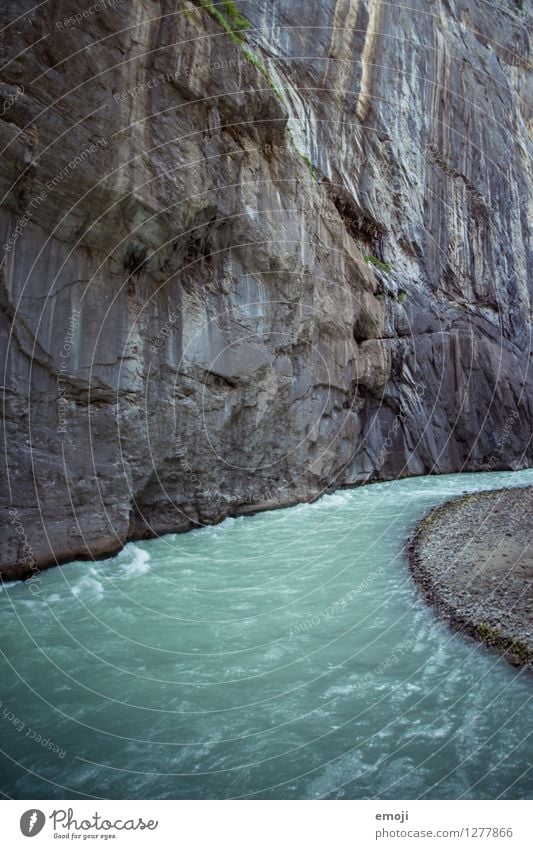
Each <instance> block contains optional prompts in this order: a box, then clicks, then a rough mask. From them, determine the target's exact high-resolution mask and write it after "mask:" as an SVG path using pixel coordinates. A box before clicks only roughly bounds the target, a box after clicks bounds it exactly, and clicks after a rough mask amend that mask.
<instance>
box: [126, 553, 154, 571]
mask: <svg viewBox="0 0 533 849" xmlns="http://www.w3.org/2000/svg"><path fill="white" fill-rule="evenodd" d="M131 554H132V556H131V559H130V561H129V564H128V572H131V573H133V574H134V575H144V574H146V572H149V571H150V568H151V567H150V561H151V559H152V558H151V556H150V555H149V553H148V552H147V551H145V550H144V548H137V547H136V546H135V547H134V548H133V550H132V552H131Z"/></svg>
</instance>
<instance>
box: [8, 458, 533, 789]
mask: <svg viewBox="0 0 533 849" xmlns="http://www.w3.org/2000/svg"><path fill="white" fill-rule="evenodd" d="M526 484H530V485H531V484H533V470H528V471H523V472H514V473H511V472H509V473H500V472H496V473H490V474H475V475H474V474H457V475H446V476H442V477H436V476H431V477H429V476H428V477H420V478H411V479H408V480H398V481H392V482H390V483H382V484H374V485H371V486H366V487H361V488H359V489H354V490H344V491H339V492H337V493H334V494H332V495H326V496H324V497H323V498H321V499H320V500H319V501H317V502H315V503H314V504H305V505H298V506H296V507H292V508H288V509H284V510H277V511H272V512H268V513H262V514H259V515H256V516H251V517H246V518H244V517H243V518H237V519H226V520H225V521H224V522H223V523H222V524H220V525H218V526H216V527H209V528H205V529H202V530H197V531H192V532H191V533H188V534H182V535H168V536H165V537H162V538H160V539H158V540H151V541H147V542H143V543H130V544H128V545H127V546H126V547H125V548H124V549H123V551H122V552H121V553H120V554H119V555H117V556H116V557H114V558H111V559H109V560H103V561H99V562H96V563H91V562H75V563H70V564H68V565H66V566H63V567H60V568H54V569H50V570H48V571H46V572H43V573H41V575H40V576H39V578H38V582H37V583H36V584H35V583H34V586H33V588H32V589H31V591H30V587H31V584H28V583H27V582H26V583H23V582H19V583H15V584H10V585H5V586H4V588H3V590H2V592H1V593H0V639H1V647H2V654H1V656H0V665H1V681H2V687H1V693H0V702H1V704H0V738H1V748H2V752H3V755H2V761H3V766H2V778H1V785H0V786H1V789H2V791H3V793H4V794H5V795H7V796H8V797H12V798H27V799H38V798H73V799H76V798H146V799H150V798H176V799H180V798H208V799H213V798H281V799H288V798H290V799H293V798H297V799H314V798H330V799H331V798H351V799H354V798H355V799H368V798H383V799H414V798H433V799H438V798H444V799H446V798H453V799H458V798H480V799H482V798H498V797H501V798H509V799H514V798H518V799H519V798H531V793H532V791H533V772H532V771H531V770H532V764H533V741H532V739H531V737H530V733H531V716H532V711H531V698H532V696H533V676H532V675H531V674H530V673H528V672H524V671H523V670H519V669H515V668H512V667H511V666H509V665H508V664H507V663H506V662H505V661H504V660H502V659H501V658H499V657H498V656H496V655H495V654H493V653H491V652H490V651H488V650H487V649H485V648H484V647H483V646H481V645H479V644H477V643H475V642H474V641H471V640H468V639H465V638H463V637H462V636H461V635H460V634H457V633H455V632H454V631H452V630H451V629H450V628H448V627H447V626H446V625H445V624H444V623H442V622H441V621H439V619H438V618H437V616H436V614H435V611H434V610H433V609H431V608H429V607H427V605H426V604H425V602H424V600H423V598H422V596H421V594H420V592H419V590H418V589H417V588H416V587H415V586H414V584H413V582H412V579H411V576H410V574H409V570H408V567H407V563H406V559H405V553H404V547H405V543H406V540H407V537H408V535H409V533H410V532H411V531H412V529H413V527H414V525H415V524H416V522H417V521H418V520H419V519H420V517H421V516H422V515H423V514H424V513H425V512H426V511H427V510H429V509H430V508H431V507H433V506H434V505H436V504H439V503H441V502H442V501H444V500H446V499H448V498H450V497H453V496H456V495H460V494H461V493H463V492H474V491H478V490H484V489H494V488H497V487H500V486H515V485H516V486H522V485H526Z"/></svg>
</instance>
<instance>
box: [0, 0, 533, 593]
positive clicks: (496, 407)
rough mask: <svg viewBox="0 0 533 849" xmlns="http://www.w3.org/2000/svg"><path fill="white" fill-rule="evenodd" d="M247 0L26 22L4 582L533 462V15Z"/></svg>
mask: <svg viewBox="0 0 533 849" xmlns="http://www.w3.org/2000/svg"><path fill="white" fill-rule="evenodd" d="M237 5H238V7H239V9H238V11H237V9H236V8H235V5H234V4H232V3H218V4H212V3H211V2H208V0H202V2H195V3H193V2H179V3H176V2H172V3H171V2H166V0H160V2H153V0H135V2H133V3H126V2H122V3H120V2H118V0H117V2H112V0H102V2H101V3H98V4H96V5H95V6H93V7H87V8H86V9H85V11H82V12H80V4H79V3H74V2H62V3H61V4H52V3H43V4H38V5H35V4H34V3H33V2H29V0H28V2H25V0H16V2H10V0H7V2H4V4H3V6H2V10H1V11H0V25H1V27H2V38H3V44H2V47H3V55H4V57H6V61H5V64H4V67H3V69H2V72H1V77H0V79H1V87H0V96H1V98H2V100H3V106H2V109H1V110H0V111H1V113H2V114H1V115H0V118H1V120H0V142H1V144H2V149H3V153H2V156H1V159H0V182H1V190H2V210H1V218H0V227H1V238H0V245H2V246H3V247H2V253H3V263H2V266H1V271H0V273H1V280H0V296H1V304H2V318H1V322H2V328H1V329H2V344H3V346H4V349H5V363H6V368H5V376H4V385H5V402H4V417H5V425H4V435H5V446H6V447H5V469H4V470H3V475H2V478H3V481H4V488H3V512H4V516H5V521H4V526H5V531H4V534H3V536H2V546H1V552H0V554H1V557H0V560H1V563H2V570H3V574H4V576H5V577H15V576H22V575H26V574H30V573H31V571H32V570H35V569H36V568H37V567H39V566H43V565H47V564H50V563H54V562H56V561H58V560H65V559H69V558H74V557H78V556H95V555H100V554H104V553H107V552H111V551H113V550H116V549H117V548H119V547H120V546H121V545H122V544H123V543H124V541H125V540H126V539H128V538H133V537H142V536H145V535H153V534H159V533H163V532H167V531H176V530H186V529H188V528H190V527H195V526H198V525H199V524H203V523H211V522H216V521H218V520H220V519H221V518H222V517H224V516H225V515H228V514H236V513H240V512H246V511H250V510H254V509H262V508H264V507H265V506H273V505H276V504H285V503H292V502H295V501H298V500H303V499H309V498H313V497H315V496H316V495H317V494H319V493H320V492H322V491H323V490H324V489H327V488H331V487H339V486H343V485H353V484H356V483H359V482H362V481H366V480H371V479H378V478H391V477H395V476H398V475H413V474H421V473H428V472H451V471H456V470H461V469H469V470H476V469H480V470H481V469H490V468H515V467H516V468H518V467H523V466H526V465H530V464H531V461H532V456H533V450H532V447H531V444H530V430H531V421H532V420H533V391H532V390H533V382H532V378H531V375H530V373H529V372H528V367H529V363H530V355H531V291H532V290H531V253H530V231H529V223H528V209H529V211H531V203H532V166H531V158H530V157H531V150H532V140H531V127H532V123H531V118H532V114H533V102H532V101H533V95H532V92H533V85H532V73H531V65H530V61H529V60H530V33H531V27H532V20H531V18H528V16H527V13H526V11H524V10H521V9H520V8H519V7H520V6H521V4H520V3H514V2H511V0H507V2H504V0H502V2H501V3H500V4H499V6H494V5H491V4H488V3H486V2H484V0H461V2H456V0H432V2H427V0H414V2H411V3H410V4H408V5H407V6H406V5H405V4H402V3H398V4H395V3H392V4H390V3H383V2H381V0H338V2H333V0H331V2H330V0H264V2H262V1H261V0H246V1H245V0H242V2H240V3H238V4H237ZM525 6H526V4H524V7H525ZM76 15H77V17H76ZM244 16H245V17H244Z"/></svg>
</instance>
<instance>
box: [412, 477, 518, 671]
mask: <svg viewBox="0 0 533 849" xmlns="http://www.w3.org/2000/svg"><path fill="white" fill-rule="evenodd" d="M532 540H533V487H527V488H520V489H501V490H496V491H493V492H481V493H476V494H474V495H466V496H464V497H462V498H459V499H456V500H454V501H449V502H447V503H446V504H443V505H441V506H440V507H437V508H435V509H434V510H432V511H431V512H430V513H429V514H428V515H427V516H426V517H425V518H424V519H423V520H422V521H421V523H420V524H419V526H418V528H417V530H416V532H415V535H414V536H413V537H412V539H411V540H410V541H409V544H408V558H409V564H410V568H411V571H412V574H413V577H414V579H415V581H416V582H417V583H418V585H419V586H420V587H421V588H422V590H423V592H424V593H425V595H426V598H427V600H428V601H429V602H430V603H431V604H434V605H435V606H436V607H437V609H438V611H439V613H441V614H442V615H443V617H444V618H445V619H447V620H448V621H449V622H450V624H451V625H453V626H454V627H456V628H457V629H459V630H460V631H462V632H464V633H466V634H468V635H470V636H472V637H474V638H475V639H477V640H480V641H482V642H484V643H486V644H487V645H488V646H490V647H491V648H494V649H496V650H497V651H499V652H501V653H502V654H503V655H504V656H505V657H506V658H507V660H508V661H509V662H510V663H512V664H513V665H515V666H527V667H528V668H530V669H533V543H532Z"/></svg>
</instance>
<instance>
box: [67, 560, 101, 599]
mask: <svg viewBox="0 0 533 849" xmlns="http://www.w3.org/2000/svg"><path fill="white" fill-rule="evenodd" d="M70 591H71V593H72V594H73V595H75V596H76V598H80V596H83V597H85V596H94V595H96V596H97V597H98V599H101V598H102V597H103V595H104V587H103V584H102V583H101V582H100V581H99V580H98V578H97V572H96V570H95V569H94V568H93V567H91V568H89V569H88V570H87V572H86V573H85V574H83V575H81V577H80V579H79V580H78V582H77V584H71V587H70Z"/></svg>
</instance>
